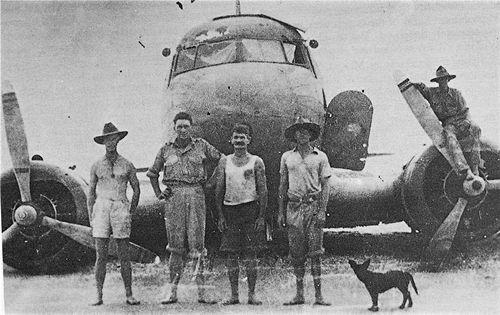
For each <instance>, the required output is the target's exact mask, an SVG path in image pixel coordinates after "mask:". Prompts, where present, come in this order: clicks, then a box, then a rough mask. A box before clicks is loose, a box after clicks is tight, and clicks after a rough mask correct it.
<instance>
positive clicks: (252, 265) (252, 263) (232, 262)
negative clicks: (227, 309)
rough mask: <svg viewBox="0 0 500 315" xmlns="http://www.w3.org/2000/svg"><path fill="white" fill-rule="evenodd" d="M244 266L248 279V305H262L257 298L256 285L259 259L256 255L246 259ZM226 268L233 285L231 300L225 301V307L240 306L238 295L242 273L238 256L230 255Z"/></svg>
mask: <svg viewBox="0 0 500 315" xmlns="http://www.w3.org/2000/svg"><path fill="white" fill-rule="evenodd" d="M244 265H245V269H246V273H247V278H248V304H251V305H261V304H262V302H261V301H259V300H257V299H256V298H255V284H256V282H257V258H256V257H255V255H251V256H250V257H247V259H244ZM226 268H227V274H228V277H229V283H230V285H231V298H230V299H229V300H227V301H225V302H224V303H223V304H224V305H232V304H239V303H240V301H239V293H238V278H239V273H240V267H239V263H238V254H235V253H228V256H227V258H226Z"/></svg>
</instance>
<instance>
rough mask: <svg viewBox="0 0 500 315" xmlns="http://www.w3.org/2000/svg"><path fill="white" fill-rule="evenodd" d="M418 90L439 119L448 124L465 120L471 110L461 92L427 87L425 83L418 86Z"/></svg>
mask: <svg viewBox="0 0 500 315" xmlns="http://www.w3.org/2000/svg"><path fill="white" fill-rule="evenodd" d="M417 88H418V89H419V91H420V92H421V93H422V95H423V96H424V97H425V99H426V100H427V101H428V102H429V104H430V105H431V108H432V110H433V111H434V113H435V114H436V116H437V118H438V119H439V120H440V121H441V122H443V123H444V124H447V123H449V122H451V121H453V120H455V119H453V118H456V119H464V118H465V117H466V116H467V113H468V111H469V108H468V107H467V104H466V102H465V99H464V98H463V96H462V94H461V93H460V91H459V90H457V89H453V88H448V91H442V90H441V89H440V88H439V87H431V88H428V87H426V86H425V85H424V84H423V83H420V84H417Z"/></svg>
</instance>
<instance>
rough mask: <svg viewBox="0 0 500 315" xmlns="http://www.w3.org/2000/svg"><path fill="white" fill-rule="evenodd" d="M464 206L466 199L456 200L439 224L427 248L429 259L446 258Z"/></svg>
mask: <svg viewBox="0 0 500 315" xmlns="http://www.w3.org/2000/svg"><path fill="white" fill-rule="evenodd" d="M466 206H467V199H464V198H458V201H457V203H456V204H455V206H454V207H453V209H452V210H451V212H450V213H449V214H448V216H447V217H446V219H445V220H444V221H443V223H441V225H440V226H439V228H438V229H437V231H436V233H435V234H434V236H433V237H432V239H431V241H430V242H429V246H428V247H427V254H428V257H429V258H432V259H433V260H435V261H436V260H441V259H442V258H444V257H445V256H446V254H447V253H448V251H449V250H450V248H451V244H453V240H454V239H455V234H456V232H457V228H458V224H459V223H460V218H461V217H462V214H463V213H464V210H465V207H466Z"/></svg>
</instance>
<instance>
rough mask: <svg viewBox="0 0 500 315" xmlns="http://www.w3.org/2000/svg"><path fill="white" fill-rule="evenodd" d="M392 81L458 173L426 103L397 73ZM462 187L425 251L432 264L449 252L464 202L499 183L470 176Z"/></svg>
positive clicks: (435, 119) (438, 123) (437, 121)
mask: <svg viewBox="0 0 500 315" xmlns="http://www.w3.org/2000/svg"><path fill="white" fill-rule="evenodd" d="M394 80H395V82H396V84H397V86H398V88H399V90H400V92H401V94H403V97H404V99H405V100H406V102H407V103H408V105H409V106H410V108H411V110H412V112H413V114H414V115H415V117H416V118H417V120H418V122H419V123H420V125H421V126H422V128H423V129H424V131H425V132H426V133H427V135H428V136H429V138H431V140H432V143H433V144H434V146H435V147H436V148H437V149H438V150H439V152H441V154H442V155H443V157H444V158H445V159H446V160H447V161H448V163H449V164H450V166H451V168H452V169H453V170H454V171H455V173H456V174H458V173H459V170H458V169H457V167H456V165H455V163H454V161H453V154H457V153H454V152H449V150H448V148H447V146H446V140H445V138H444V136H443V128H442V126H441V122H440V121H439V120H438V119H437V117H436V115H435V114H434V112H433V111H432V108H431V107H430V105H429V103H428V102H427V100H426V99H425V98H424V97H423V96H422V94H421V93H420V91H419V90H418V89H417V88H416V87H415V86H413V84H412V83H411V81H410V80H409V79H408V77H407V76H406V75H404V74H403V73H402V72H401V71H396V72H394ZM464 160H465V158H464ZM462 186H463V192H464V196H463V197H460V198H458V201H457V203H456V204H455V206H454V207H453V209H452V210H451V212H450V213H449V214H448V216H447V217H446V219H445V220H444V221H443V222H442V223H441V225H440V226H439V228H438V229H437V231H436V232H435V234H434V235H433V237H432V238H431V241H430V243H429V246H428V247H427V249H426V252H427V257H429V258H432V259H434V260H435V261H442V259H443V258H444V257H445V256H446V253H447V252H448V251H449V249H450V248H451V245H452V243H453V239H454V238H455V235H456V231H457V228H458V225H459V223H460V219H461V217H462V215H463V213H464V210H465V209H466V207H467V203H468V200H467V199H466V198H469V197H475V196H478V195H480V194H481V193H482V192H483V191H484V190H485V189H487V190H499V189H500V180H490V181H485V180H484V179H483V178H481V177H479V176H476V175H474V176H468V177H467V178H466V179H464V181H463V183H462Z"/></svg>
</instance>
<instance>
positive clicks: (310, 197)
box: [288, 193, 320, 203]
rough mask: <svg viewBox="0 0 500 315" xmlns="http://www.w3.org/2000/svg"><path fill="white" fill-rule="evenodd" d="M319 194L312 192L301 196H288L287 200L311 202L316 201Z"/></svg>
mask: <svg viewBox="0 0 500 315" xmlns="http://www.w3.org/2000/svg"><path fill="white" fill-rule="evenodd" d="M319 196H320V194H319V193H314V194H307V195H305V196H302V197H300V198H299V197H295V196H294V197H288V201H289V202H297V203H312V202H314V201H317V200H318V199H319Z"/></svg>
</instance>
